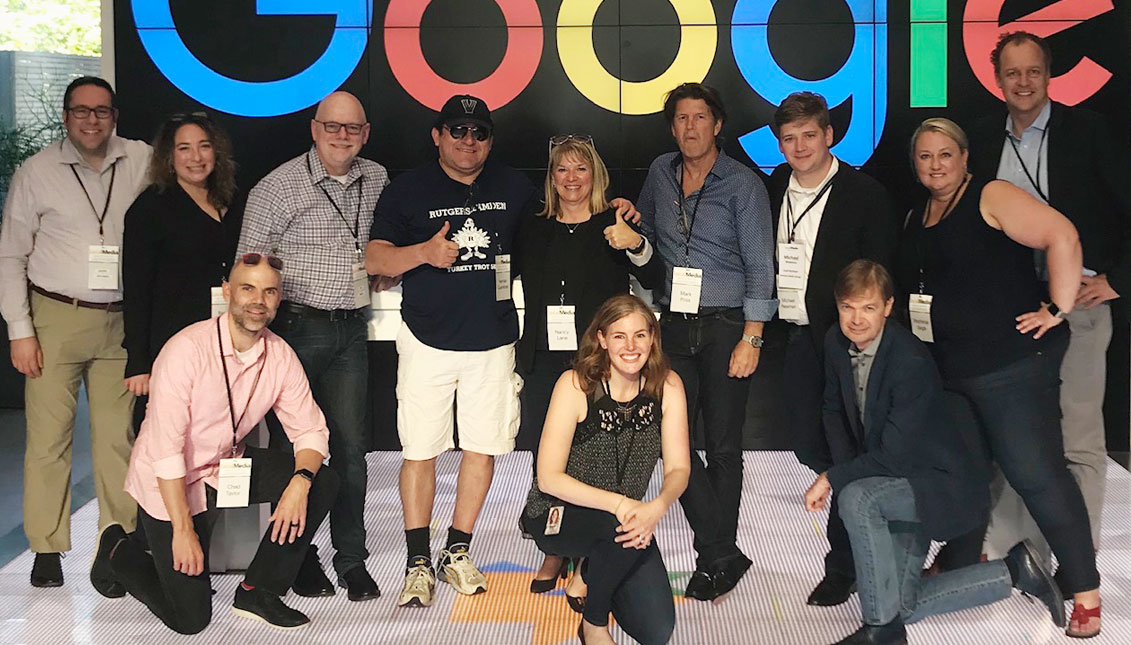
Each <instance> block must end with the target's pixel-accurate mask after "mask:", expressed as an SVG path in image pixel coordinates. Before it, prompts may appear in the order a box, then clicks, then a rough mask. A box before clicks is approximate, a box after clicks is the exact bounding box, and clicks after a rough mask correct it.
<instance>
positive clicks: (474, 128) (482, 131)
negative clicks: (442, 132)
mask: <svg viewBox="0 0 1131 645" xmlns="http://www.w3.org/2000/svg"><path fill="white" fill-rule="evenodd" d="M444 127H445V128H447V129H448V134H450V135H451V136H452V138H453V139H456V140H457V141H458V140H459V139H462V138H464V137H465V136H467V133H468V132H470V133H471V136H473V137H475V140H476V141H486V140H487V139H489V138H490V137H491V130H489V129H488V128H484V127H482V126H478V125H457V126H450V125H445V126H444Z"/></svg>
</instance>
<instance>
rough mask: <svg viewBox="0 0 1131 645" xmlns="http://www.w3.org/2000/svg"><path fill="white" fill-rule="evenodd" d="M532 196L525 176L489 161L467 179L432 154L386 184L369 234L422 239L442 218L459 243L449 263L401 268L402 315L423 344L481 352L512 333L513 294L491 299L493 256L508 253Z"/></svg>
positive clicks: (398, 240)
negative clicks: (469, 181) (432, 158)
mask: <svg viewBox="0 0 1131 645" xmlns="http://www.w3.org/2000/svg"><path fill="white" fill-rule="evenodd" d="M536 203H537V193H536V191H535V189H534V185H533V184H531V183H530V180H529V179H527V178H526V177H525V176H524V175H523V174H522V173H520V172H518V171H517V170H514V169H512V168H508V167H507V166H505V165H503V164H501V163H494V162H491V161H488V162H487V165H486V166H484V168H483V171H482V172H481V173H480V174H479V176H478V177H477V178H476V180H475V182H474V183H472V184H471V185H470V186H468V185H466V184H463V183H460V182H458V181H455V180H454V179H452V178H451V177H448V175H447V174H446V173H445V172H444V171H443V169H442V168H441V167H440V164H439V162H438V161H433V162H431V163H429V164H427V165H426V166H423V167H421V168H417V169H415V170H411V171H409V172H406V173H404V174H402V175H400V176H399V177H397V178H396V179H394V180H393V181H392V183H390V184H389V185H388V186H387V187H386V188H385V190H384V192H383V193H382V194H381V199H380V200H378V202H377V208H376V210H375V211H374V215H373V226H372V228H371V229H370V232H369V239H371V240H385V241H387V242H392V243H393V244H395V245H396V246H410V245H413V244H419V243H421V242H425V241H427V240H428V239H429V238H431V237H432V236H433V235H435V234H436V232H437V231H439V230H440V228H441V227H443V225H444V222H447V223H448V224H449V225H450V227H451V228H450V229H449V231H448V234H447V238H448V239H449V240H451V241H453V242H456V243H458V244H459V245H460V248H459V255H457V256H456V261H455V263H454V264H453V265H452V266H450V267H448V268H446V269H438V268H436V267H434V266H432V265H429V264H422V265H420V266H418V267H416V268H415V269H412V270H411V271H408V272H406V273H405V275H404V281H403V282H402V285H403V290H404V297H403V301H402V303H401V317H402V318H403V319H404V321H405V324H407V325H408V328H409V329H410V330H411V331H412V333H413V335H415V336H416V337H417V338H418V339H419V340H420V341H421V342H422V343H424V344H425V345H428V346H430V347H435V348H437V349H448V350H457V351H480V350H486V349H494V348H496V347H501V346H503V345H506V344H508V343H513V342H514V341H515V340H517V338H518V314H517V313H516V312H515V307H514V301H513V300H510V299H508V300H504V301H496V300H495V256H496V255H498V254H512V253H513V248H514V238H515V232H516V231H517V230H518V226H519V222H520V220H521V218H523V217H529V216H531V214H532V212H533V209H534V208H535V206H536Z"/></svg>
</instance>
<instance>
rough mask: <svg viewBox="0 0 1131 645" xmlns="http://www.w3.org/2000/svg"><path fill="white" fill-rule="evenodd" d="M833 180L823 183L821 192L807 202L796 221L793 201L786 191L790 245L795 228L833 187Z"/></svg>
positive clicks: (795, 231) (830, 178) (795, 232)
mask: <svg viewBox="0 0 1131 645" xmlns="http://www.w3.org/2000/svg"><path fill="white" fill-rule="evenodd" d="M833 179H834V177H829V180H828V181H826V182H825V185H824V186H821V190H819V191H817V196H816V197H814V198H813V201H811V202H809V205H808V206H806V207H805V210H803V211H801V214H800V215H798V216H797V219H796V220H794V219H793V200H792V199H790V197H789V190H788V189H786V191H785V209H786V217H787V218H788V219H789V243H790V244H793V238H794V236H795V235H796V234H797V227H798V226H800V225H801V220H803V219H805V216H806V215H808V214H809V211H811V210H813V207H814V206H816V205H817V204H818V203H819V202H820V201H821V198H822V197H824V196H825V193H827V192H829V189H830V188H832V187H833Z"/></svg>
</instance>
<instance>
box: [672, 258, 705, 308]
mask: <svg viewBox="0 0 1131 645" xmlns="http://www.w3.org/2000/svg"><path fill="white" fill-rule="evenodd" d="M702 292H703V269H692V268H691V267H674V268H673V269H672V298H671V303H670V304H669V306H670V307H671V310H672V311H675V312H678V313H681V314H697V313H699V296H700V295H701V294H702Z"/></svg>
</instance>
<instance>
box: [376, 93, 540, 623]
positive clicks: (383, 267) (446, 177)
mask: <svg viewBox="0 0 1131 645" xmlns="http://www.w3.org/2000/svg"><path fill="white" fill-rule="evenodd" d="M492 130H493V124H492V121H491V113H490V111H489V110H488V109H487V105H486V104H485V103H484V102H483V101H482V99H478V98H476V97H473V96H453V97H452V98H451V99H449V100H448V102H447V103H445V104H444V107H443V109H442V110H441V112H440V114H439V117H438V118H437V119H436V122H435V125H434V126H433V128H432V141H433V143H435V144H436V149H437V151H438V153H439V158H438V160H437V161H435V162H431V163H429V164H426V165H425V166H424V167H422V168H418V169H416V170H412V171H410V172H407V173H405V174H403V175H401V176H400V177H398V178H397V179H396V180H395V181H393V182H392V183H391V184H389V186H388V188H386V189H385V192H384V193H383V194H382V196H381V199H380V201H379V202H378V203H377V208H376V211H375V213H374V217H373V228H372V230H371V231H370V236H369V238H370V240H371V241H370V242H369V246H368V248H367V249H366V269H367V270H368V271H369V273H370V274H374V275H383V276H398V275H403V276H404V277H403V289H404V297H403V301H402V304H401V315H402V318H403V323H402V324H401V329H400V332H399V333H398V334H397V354H398V356H399V362H398V367H397V407H398V409H397V429H398V434H399V435H400V441H401V447H402V455H403V458H404V461H403V465H402V466H401V474H400V490H401V503H402V505H403V507H404V518H405V539H406V541H407V543H408V564H407V567H406V571H405V583H404V589H403V591H402V592H401V596H400V600H399V602H398V604H399V605H401V606H428V605H431V604H432V599H433V594H434V589H435V577H436V574H435V572H434V569H433V567H432V559H431V550H430V546H429V536H428V527H429V525H430V523H431V520H432V504H433V500H434V497H435V488H436V470H435V465H436V457H437V456H438V455H439V454H441V453H443V452H444V451H446V450H449V449H451V448H453V447H454V443H453V441H452V430H453V426H452V422H453V414H452V407H453V403H454V402H455V401H457V400H458V406H456V409H457V412H456V414H457V415H458V421H459V423H458V428H459V445H460V448H461V449H462V451H463V456H462V461H461V463H460V473H459V480H458V484H457V492H456V508H455V512H454V514H453V517H452V523H451V527H450V528H449V529H448V538H447V544H446V546H445V547H444V549H443V551H441V552H440V558H439V562H438V565H439V577H440V580H442V581H445V582H448V583H450V584H451V585H452V586H453V587H455V588H456V591H458V592H460V593H463V594H476V593H482V592H484V591H486V590H487V580H486V578H485V577H484V576H483V574H482V573H481V572H480V571H479V569H477V568H476V567H475V564H474V563H473V562H472V561H471V557H470V555H469V553H468V548H469V544H470V541H471V533H472V530H473V529H474V527H475V520H476V518H477V517H478V516H479V511H480V509H481V508H482V506H483V500H484V499H485V498H486V496H487V490H488V489H489V488H490V485H491V477H492V475H493V473H494V463H495V462H494V456H495V455H501V454H505V453H508V452H510V451H511V450H513V449H514V438H515V435H516V434H517V433H518V425H519V406H518V392H519V390H520V389H521V388H522V380H521V379H520V378H519V377H518V375H517V374H515V372H514V344H515V341H516V340H517V339H518V315H517V312H516V311H515V306H514V301H513V300H512V299H511V293H510V288H511V279H510V258H511V255H510V254H511V252H512V245H513V240H514V237H515V231H516V230H517V228H518V225H519V221H520V219H521V218H522V217H528V216H530V215H531V213H532V210H533V208H534V205H535V204H536V200H537V193H536V192H535V189H534V186H533V184H531V183H530V181H529V180H528V179H527V178H526V177H524V176H523V175H522V174H520V173H519V172H517V171H515V170H513V169H511V168H508V167H506V166H504V165H502V164H498V163H493V162H489V161H488V159H487V157H488V155H489V154H490V152H491V143H492V141H493V139H492V135H493V131H492Z"/></svg>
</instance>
